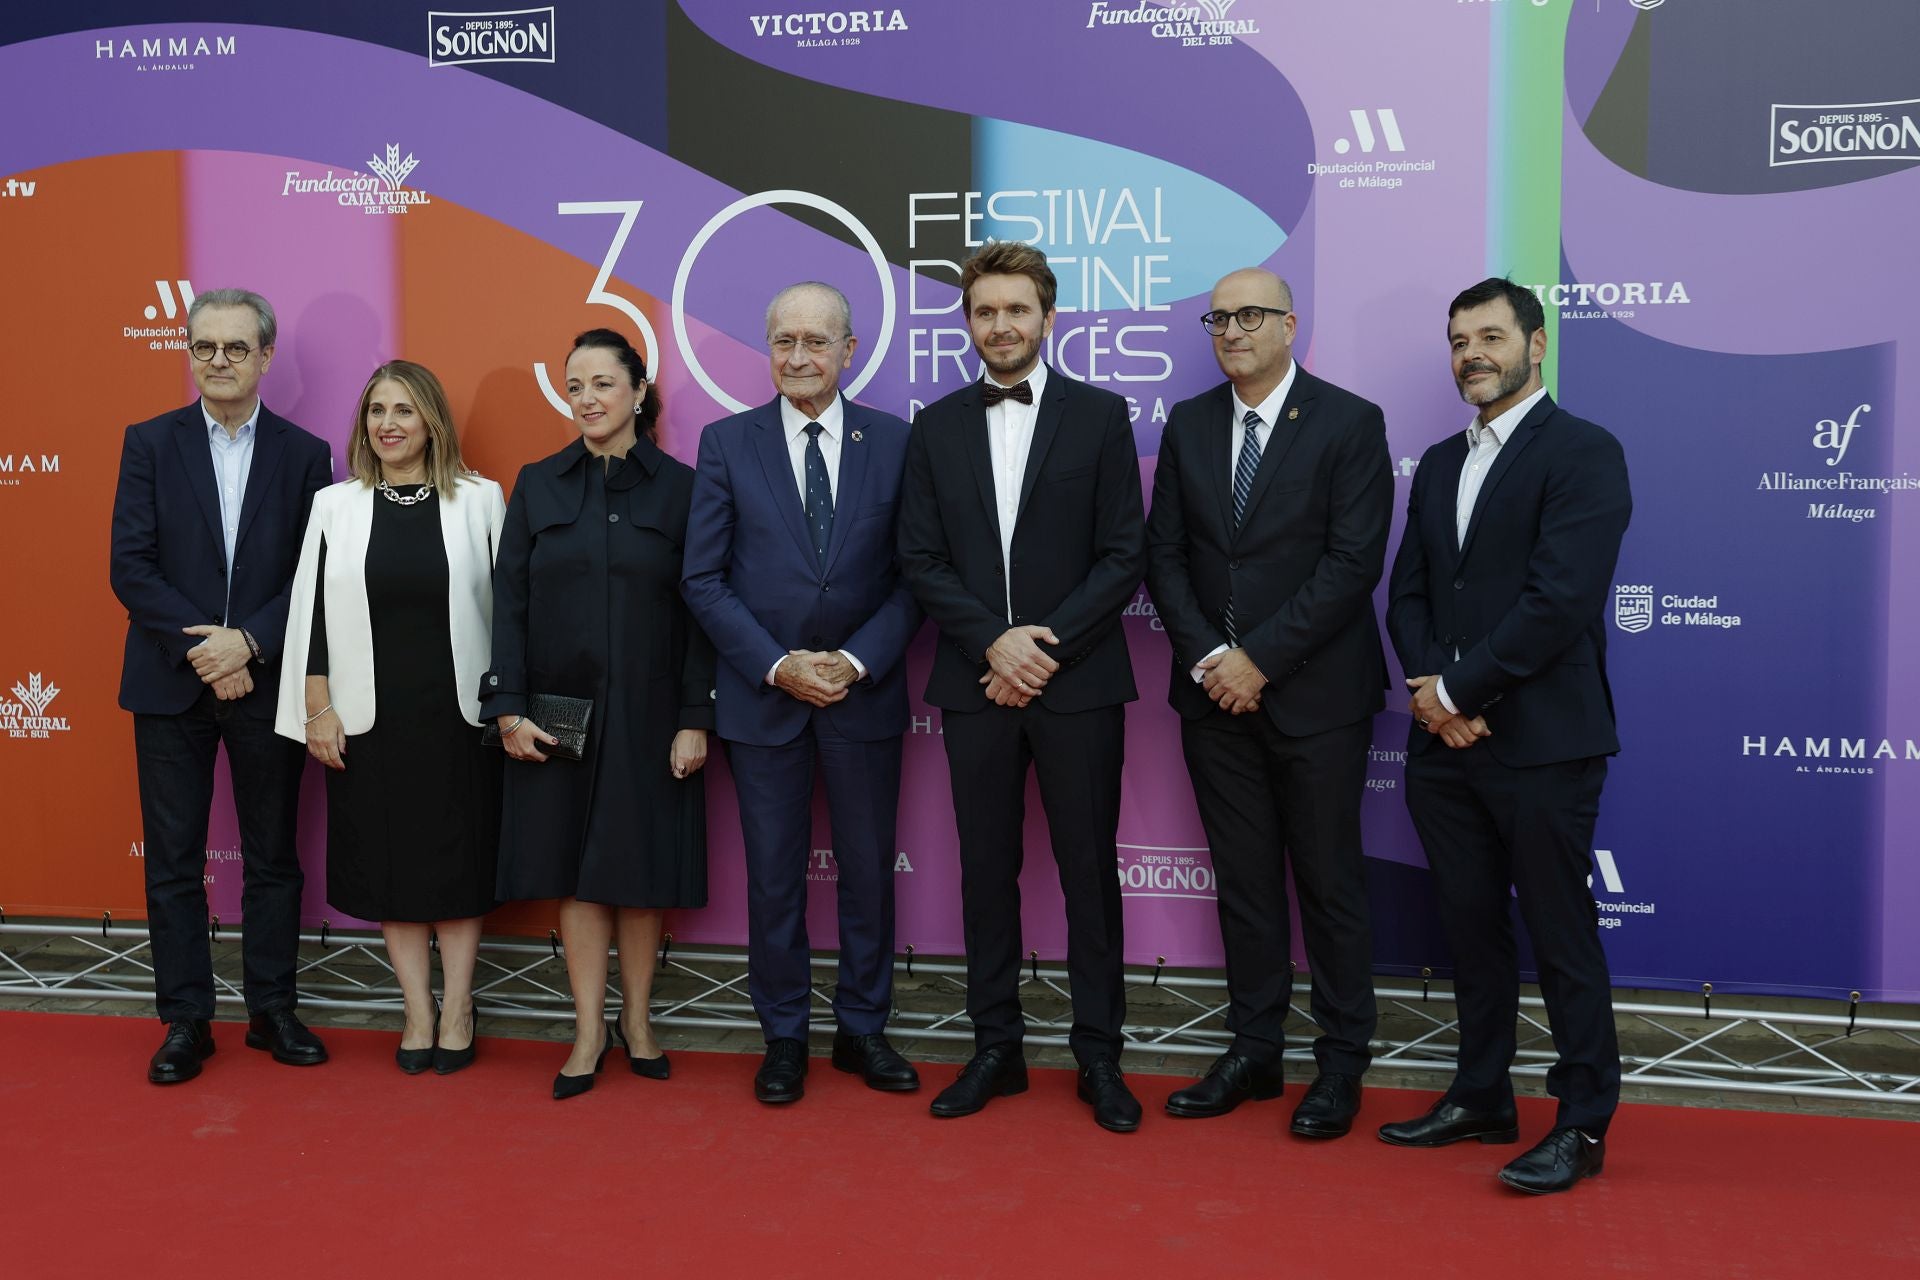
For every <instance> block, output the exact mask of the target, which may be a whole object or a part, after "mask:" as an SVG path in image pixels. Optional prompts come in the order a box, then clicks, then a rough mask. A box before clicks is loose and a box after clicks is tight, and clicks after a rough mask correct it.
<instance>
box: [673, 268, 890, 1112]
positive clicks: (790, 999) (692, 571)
mask: <svg viewBox="0 0 1920 1280" xmlns="http://www.w3.org/2000/svg"><path fill="white" fill-rule="evenodd" d="M859 344H860V340H859V339H858V338H856V337H854V335H853V319H852V315H851V312H850V310H849V308H848V306H847V300H846V298H845V297H844V296H842V295H841V293H840V291H839V290H838V289H835V288H833V287H832V286H831V285H825V284H820V283H817V282H808V283H805V284H796V285H791V286H789V287H788V288H785V289H782V290H781V291H780V292H779V293H778V294H777V295H775V297H774V299H773V302H772V303H771V304H770V305H769V306H768V307H767V346H768V349H769V351H770V352H771V353H772V372H773V384H774V388H775V390H776V391H777V392H778V393H779V394H778V395H776V396H775V397H774V398H773V399H772V400H771V401H769V402H768V403H766V404H764V405H761V406H760V407H759V408H757V409H749V410H748V411H746V412H745V413H740V414H735V415H734V416H733V417H731V418H723V419H721V420H720V421H718V422H715V423H713V424H712V425H710V426H709V427H708V428H707V429H706V431H705V433H704V434H703V435H702V436H701V438H700V460H699V466H698V469H697V473H696V476H695V480H694V488H693V508H692V511H691V513H690V514H689V516H688V518H687V547H686V568H685V575H686V576H685V579H684V580H683V582H682V583H681V589H682V591H683V593H684V594H685V595H686V598H687V604H688V606H689V607H690V608H691V609H692V610H693V615H694V617H695V618H696V619H698V621H699V623H700V626H701V627H702V629H704V630H705V631H706V633H707V634H708V635H709V636H711V637H712V638H713V643H714V647H715V648H716V649H718V650H719V653H720V658H721V662H720V664H719V669H718V671H717V673H716V676H715V681H714V684H715V688H714V698H715V700H716V706H715V714H716V717H717V723H718V728H719V733H720V737H721V738H722V739H723V740H724V741H725V742H726V744H727V748H728V761H729V763H730V765H731V767H732V770H733V778H734V787H735V790H736V791H737V792H738V794H739V799H740V829H741V834H742V835H743V837H744V838H745V842H746V856H747V926H748V933H749V937H748V941H747V984H748V990H749V992H750V993H751V995H752V998H753V1007H754V1010H755V1012H756V1013H758V1014H759V1017H760V1026H761V1030H762V1031H763V1032H764V1033H765V1035H766V1038H767V1052H766V1059H765V1061H764V1062H762V1064H761V1067H760V1070H759V1072H758V1073H757V1074H756V1075H755V1076H754V1082H753V1088H754V1096H755V1097H757V1098H758V1099H759V1100H760V1101H762V1102H767V1103H785V1102H795V1101H798V1100H799V1098H800V1097H801V1095H802V1094H803V1093H804V1092H805V1088H806V1074H807V1048H806V1039H807V1017H808V1002H809V997H810V996H811V993H812V979H811V970H810V966H809V959H808V945H807V914H806V913H807V862H808V855H809V849H810V847H811V844H812V840H811V837H812V834H813V778H814V770H815V768H816V767H817V768H818V769H819V771H820V773H821V774H822V776H823V777H824V778H825V781H826V789H827V811H828V814H829V815H830V817H831V819H832V823H833V855H834V862H835V865H836V866H837V867H838V870H839V883H838V893H839V913H840V972H839V981H838V983H837V985H836V987H835V990H834V1000H833V1012H834V1020H835V1022H836V1023H837V1025H838V1029H837V1031H836V1033H835V1035H834V1038H833V1065H834V1066H835V1067H837V1068H839V1069H840V1070H842V1071H847V1072H852V1073H855V1074H858V1075H861V1076H863V1077H864V1078H865V1080H866V1082H867V1084H868V1086H869V1087H871V1088H874V1089H883V1090H912V1089H917V1088H918V1087H919V1085H920V1078H919V1075H918V1074H917V1073H916V1072H915V1071H914V1069H913V1067H912V1066H911V1065H910V1064H909V1063H908V1062H907V1061H906V1060H905V1059H904V1058H902V1057H901V1056H900V1055H899V1054H898V1053H896V1052H895V1051H894V1049H893V1047H892V1046H891V1045H889V1044H888V1043H887V1037H886V1024H887V1014H888V1012H889V1011H890V1009H891V1007H892V1004H893V860H894V819H895V814H896V812H897V809H898V806H899V799H900V742H901V736H902V735H903V734H904V733H905V732H906V731H907V722H908V712H907V684H906V666H905V662H904V657H905V654H906V649H907V642H908V641H909V640H911V639H912V638H913V633H914V632H915V630H917V629H918V628H919V626H920V610H919V607H918V606H917V605H916V604H914V601H913V597H912V595H910V594H909V593H908V591H907V589H906V586H905V585H904V584H903V583H902V581H901V578H900V572H899V568H898V566H897V564H896V563H895V552H894V512H895V509H896V508H897V506H898V504H899V497H900V476H901V472H902V470H903V469H904V467H905V465H906V449H907V424H906V423H904V422H902V421H901V420H900V419H898V418H896V417H893V416H892V415H890V414H885V413H880V412H878V411H876V410H873V409H867V408H863V407H861V406H860V405H857V404H855V403H853V402H852V401H851V400H848V399H847V398H845V397H844V396H842V395H841V394H840V375H841V374H842V372H844V371H845V370H846V369H847V368H849V367H850V366H851V365H852V364H853V354H854V351H855V350H856V349H857V348H858V346H859Z"/></svg>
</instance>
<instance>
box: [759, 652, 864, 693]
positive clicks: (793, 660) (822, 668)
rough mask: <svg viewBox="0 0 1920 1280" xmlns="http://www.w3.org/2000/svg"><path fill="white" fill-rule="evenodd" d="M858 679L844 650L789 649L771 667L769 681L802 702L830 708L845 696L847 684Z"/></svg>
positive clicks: (858, 676) (854, 668)
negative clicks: (840, 651) (841, 651)
mask: <svg viewBox="0 0 1920 1280" xmlns="http://www.w3.org/2000/svg"><path fill="white" fill-rule="evenodd" d="M859 678H860V672H859V670H858V669H857V668H856V667H855V666H854V665H853V664H852V663H851V662H849V661H847V655H845V654H844V653H829V652H825V651H823V650H816V649H790V650H788V651H787V656H786V657H784V658H782V659H780V665H779V666H777V667H775V668H774V669H773V683H774V685H775V686H776V687H778V688H781V689H784V690H786V691H787V692H788V693H790V694H792V695H793V696H794V697H796V698H798V699H800V701H802V702H807V703H811V704H813V705H814V706H816V707H830V706H832V705H833V704H834V703H836V702H838V701H840V700H841V699H842V698H844V697H846V696H847V686H849V685H851V684H852V683H853V682H854V681H855V680H858V679H859Z"/></svg>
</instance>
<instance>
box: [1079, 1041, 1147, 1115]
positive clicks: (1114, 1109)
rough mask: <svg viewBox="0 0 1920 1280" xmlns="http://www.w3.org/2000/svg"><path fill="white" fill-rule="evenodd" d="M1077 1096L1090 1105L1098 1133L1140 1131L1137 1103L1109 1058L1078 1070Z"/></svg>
mask: <svg viewBox="0 0 1920 1280" xmlns="http://www.w3.org/2000/svg"><path fill="white" fill-rule="evenodd" d="M1079 1093H1080V1101H1082V1102H1087V1103H1091V1104H1093V1122H1094V1123H1095V1124H1097V1125H1099V1126H1100V1127H1101V1128H1102V1129H1110V1130H1112V1131H1113V1132H1114V1133H1132V1132H1133V1131H1134V1130H1135V1129H1138V1128H1139V1127H1140V1101H1139V1099H1137V1098H1135V1097H1134V1096H1133V1091H1132V1090H1131V1089H1129V1088H1127V1081H1126V1077H1125V1076H1123V1075H1122V1074H1121V1072H1120V1064H1119V1063H1117V1062H1115V1061H1113V1060H1112V1059H1111V1058H1102V1059H1100V1060H1099V1061H1098V1062H1094V1063H1089V1064H1088V1065H1087V1066H1084V1067H1082V1068H1080V1089H1079Z"/></svg>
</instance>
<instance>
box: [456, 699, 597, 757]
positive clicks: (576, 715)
mask: <svg viewBox="0 0 1920 1280" xmlns="http://www.w3.org/2000/svg"><path fill="white" fill-rule="evenodd" d="M527 719H529V720H531V721H533V722H534V723H535V724H537V725H539V726H540V727H541V728H542V729H545V730H546V731H547V732H548V733H550V734H552V735H553V736H554V737H556V738H558V739H560V741H558V742H555V743H552V744H550V745H548V744H542V746H541V750H542V751H544V752H545V753H546V754H548V755H550V756H559V757H561V758H562V759H564V760H578V759H580V757H582V756H584V755H585V754H586V753H587V722H588V721H590V720H592V719H593V699H591V698H567V697H562V696H561V695H560V694H557V693H536V694H534V695H533V696H531V697H529V698H528V699H527ZM480 743H481V745H482V746H487V747H497V746H499V745H500V722H499V721H498V720H496V721H494V722H493V723H492V724H490V725H488V726H487V727H486V728H485V729H482V730H481V731H480Z"/></svg>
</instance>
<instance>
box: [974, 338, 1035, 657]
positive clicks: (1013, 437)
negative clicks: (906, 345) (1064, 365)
mask: <svg viewBox="0 0 1920 1280" xmlns="http://www.w3.org/2000/svg"><path fill="white" fill-rule="evenodd" d="M986 378H987V380H990V381H992V383H993V384H994V385H995V386H997V387H1008V386H1012V385H1014V384H1013V383H1010V382H1002V381H1000V379H998V378H995V377H994V376H993V374H992V373H991V372H989V373H988V374H987V375H986ZM1026 383H1027V389H1028V390H1030V391H1032V392H1033V403H1032V404H1021V403H1020V402H1019V401H1018V400H1012V399H1008V400H1002V401H1001V402H1000V403H999V404H995V405H989V406H987V449H988V452H989V453H990V454H991V455H992V458H993V501H994V506H995V507H996V509H997V510H998V513H999V516H1000V564H1001V567H1002V568H1003V569H1005V570H1006V583H1007V621H1008V622H1009V623H1011V622H1012V621H1013V526H1014V523H1015V522H1016V521H1017V520H1018V519H1019V518H1020V482H1021V481H1022V480H1024V479H1025V478H1026V474H1027V454H1028V453H1030V452H1031V451H1032V449H1033V424H1034V422H1035V421H1036V420H1037V419H1038V418H1039V415H1040V395H1041V393H1042V392H1044V391H1045V390H1046V387H1047V364H1046V361H1044V360H1042V361H1041V362H1040V363H1038V364H1036V365H1034V366H1033V372H1032V373H1029V374H1028V375H1027V377H1026Z"/></svg>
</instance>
